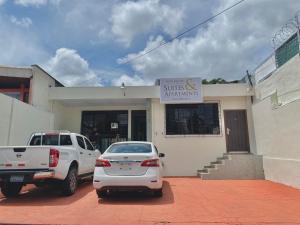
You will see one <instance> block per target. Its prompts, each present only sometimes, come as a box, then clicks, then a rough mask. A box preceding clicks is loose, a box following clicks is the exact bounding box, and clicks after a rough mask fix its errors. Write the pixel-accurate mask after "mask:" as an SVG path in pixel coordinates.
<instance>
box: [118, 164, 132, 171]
mask: <svg viewBox="0 0 300 225" xmlns="http://www.w3.org/2000/svg"><path fill="white" fill-rule="evenodd" d="M130 166H131V163H120V169H121V170H130V169H131V168H130Z"/></svg>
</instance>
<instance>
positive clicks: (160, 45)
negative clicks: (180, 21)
mask: <svg viewBox="0 0 300 225" xmlns="http://www.w3.org/2000/svg"><path fill="white" fill-rule="evenodd" d="M244 1H246V0H240V1H238V2H236V3H235V4H233V5H231V6H229V7H227V8H225V9H223V10H222V11H220V12H218V13H217V14H215V15H213V16H211V17H209V18H207V19H206V20H204V21H202V22H200V23H198V24H196V25H194V26H192V27H190V28H189V29H187V30H185V31H184V32H182V33H180V34H178V35H177V36H175V37H172V38H170V39H169V40H168V41H162V42H161V43H160V44H159V45H157V46H156V47H154V48H152V49H150V50H148V51H146V52H144V53H143V54H139V55H138V56H136V57H134V58H131V59H129V60H127V61H126V62H124V63H122V64H121V65H124V64H128V63H130V62H132V61H135V60H137V59H139V58H141V57H143V56H145V55H147V54H149V53H151V52H153V51H155V50H156V49H158V48H160V47H162V46H164V45H166V44H169V43H171V42H172V41H174V40H175V39H178V38H180V37H182V36H184V35H185V34H186V33H188V32H190V31H192V30H194V29H196V28H197V27H200V26H202V25H204V24H206V23H208V22H209V21H210V20H213V19H215V18H216V17H218V16H220V15H221V14H223V13H225V12H226V11H228V10H230V9H232V8H234V7H235V6H237V5H239V4H241V3H242V2H244ZM119 66H120V65H119Z"/></svg>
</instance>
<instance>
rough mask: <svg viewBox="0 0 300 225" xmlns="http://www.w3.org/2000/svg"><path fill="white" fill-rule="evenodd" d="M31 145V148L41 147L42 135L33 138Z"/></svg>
mask: <svg viewBox="0 0 300 225" xmlns="http://www.w3.org/2000/svg"><path fill="white" fill-rule="evenodd" d="M29 145H31V146H36V145H41V135H38V136H33V137H32V139H31V141H30V143H29Z"/></svg>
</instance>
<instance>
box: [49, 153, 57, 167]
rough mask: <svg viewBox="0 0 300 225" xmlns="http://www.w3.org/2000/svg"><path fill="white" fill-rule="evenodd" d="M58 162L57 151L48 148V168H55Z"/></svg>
mask: <svg viewBox="0 0 300 225" xmlns="http://www.w3.org/2000/svg"><path fill="white" fill-rule="evenodd" d="M58 160H59V151H58V150H57V149H54V148H50V153H49V167H56V166H57V164H58Z"/></svg>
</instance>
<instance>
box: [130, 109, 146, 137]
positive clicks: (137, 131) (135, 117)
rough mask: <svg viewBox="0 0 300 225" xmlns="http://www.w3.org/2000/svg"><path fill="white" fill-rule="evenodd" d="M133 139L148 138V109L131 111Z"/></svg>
mask: <svg viewBox="0 0 300 225" xmlns="http://www.w3.org/2000/svg"><path fill="white" fill-rule="evenodd" d="M131 140H133V141H146V140H147V121H146V110H133V111H131Z"/></svg>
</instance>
